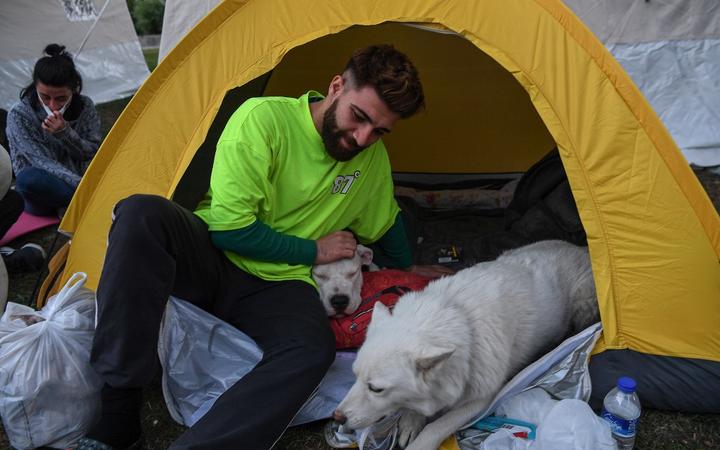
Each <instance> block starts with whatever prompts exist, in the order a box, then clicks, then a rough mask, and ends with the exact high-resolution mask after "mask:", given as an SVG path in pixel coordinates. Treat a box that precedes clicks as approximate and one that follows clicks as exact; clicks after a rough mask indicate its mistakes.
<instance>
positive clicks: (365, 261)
mask: <svg viewBox="0 0 720 450" xmlns="http://www.w3.org/2000/svg"><path fill="white" fill-rule="evenodd" d="M356 251H357V254H358V256H360V264H362V265H363V266H369V265H370V263H371V262H372V259H373V251H372V249H369V248H367V247H365V246H364V245H360V244H358V246H357V250H356Z"/></svg>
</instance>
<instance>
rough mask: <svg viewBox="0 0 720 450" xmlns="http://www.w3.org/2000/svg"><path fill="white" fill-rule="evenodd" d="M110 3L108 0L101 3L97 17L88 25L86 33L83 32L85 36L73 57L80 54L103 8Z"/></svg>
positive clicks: (103, 10)
mask: <svg viewBox="0 0 720 450" xmlns="http://www.w3.org/2000/svg"><path fill="white" fill-rule="evenodd" d="M109 4H110V0H105V4H104V5H103V7H102V9H101V10H100V13H99V14H98V16H97V18H95V22H93V24H92V25H90V28H89V29H88V30H87V33H85V37H83V40H82V42H81V43H80V47H78V49H77V51H76V52H75V58H77V57H78V56H79V55H80V52H82V51H83V48H85V43H87V40H88V38H89V37H90V34H91V33H92V32H93V30H94V29H95V26H96V25H97V23H98V22H99V21H100V18H101V17H102V15H103V13H104V12H105V9H106V8H107V6H108V5H109Z"/></svg>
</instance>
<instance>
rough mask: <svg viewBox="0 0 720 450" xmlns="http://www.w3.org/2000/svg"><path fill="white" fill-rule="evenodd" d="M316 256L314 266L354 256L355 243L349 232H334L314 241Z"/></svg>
mask: <svg viewBox="0 0 720 450" xmlns="http://www.w3.org/2000/svg"><path fill="white" fill-rule="evenodd" d="M315 244H316V245H317V256H316V257H315V264H327V263H331V262H333V261H337V260H338V259H343V258H352V257H353V256H355V249H356V248H357V242H355V237H354V236H353V234H352V233H350V232H349V231H335V232H333V233H330V234H328V235H326V236H323V237H321V238H320V239H318V240H317V241H315Z"/></svg>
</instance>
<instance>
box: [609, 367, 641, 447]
mask: <svg viewBox="0 0 720 450" xmlns="http://www.w3.org/2000/svg"><path fill="white" fill-rule="evenodd" d="M636 387H637V383H635V380H633V379H632V378H630V377H620V378H619V379H618V381H617V386H616V387H614V388H613V389H611V390H610V392H608V393H607V395H606V396H605V400H603V409H602V413H601V417H602V418H603V419H605V421H607V423H608V424H609V425H610V428H611V429H612V434H613V438H615V441H617V444H618V449H619V450H632V448H633V445H635V433H636V431H637V424H638V421H639V420H640V411H641V408H640V399H639V398H638V396H637V394H636V393H635V388H636Z"/></svg>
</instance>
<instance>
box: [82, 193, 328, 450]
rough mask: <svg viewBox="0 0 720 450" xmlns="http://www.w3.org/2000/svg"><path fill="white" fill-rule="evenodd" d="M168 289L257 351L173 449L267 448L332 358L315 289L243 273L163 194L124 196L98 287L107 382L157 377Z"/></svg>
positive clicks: (99, 362)
mask: <svg viewBox="0 0 720 450" xmlns="http://www.w3.org/2000/svg"><path fill="white" fill-rule="evenodd" d="M170 295H174V296H175V297H178V298H181V299H183V300H187V301H189V302H191V303H193V304H195V305H196V306H199V307H201V308H203V309H205V310H206V311H209V312H210V313H212V314H213V315H215V316H217V317H219V318H220V319H222V320H224V321H226V322H228V323H230V324H231V325H233V326H235V327H237V328H238V329H240V330H242V331H243V332H244V333H246V334H247V335H248V336H250V337H251V338H253V339H254V340H255V342H257V344H258V345H259V346H260V348H262V350H263V352H264V353H263V359H262V361H260V363H259V364H258V365H257V367H255V369H253V370H252V371H251V372H250V373H248V374H247V375H246V376H245V377H243V378H242V379H241V380H240V381H238V382H237V383H236V384H235V385H234V386H232V387H231V388H230V389H229V390H228V391H227V392H225V393H224V394H223V395H222V396H220V398H219V399H218V400H217V402H216V403H215V404H214V406H213V407H212V409H210V411H209V412H208V413H207V414H206V415H205V416H204V417H203V418H202V419H201V420H200V421H198V422H197V423H196V424H195V425H194V426H193V427H192V428H190V429H189V430H188V431H187V432H185V433H184V434H183V435H182V436H181V437H180V438H179V439H178V440H177V441H176V442H175V443H174V444H173V446H172V448H173V449H191V448H192V449H201V448H207V449H219V448H234V449H269V448H270V447H272V445H273V444H274V443H275V441H276V440H277V439H278V438H279V437H280V435H281V434H282V433H283V431H284V430H285V428H286V427H287V425H288V424H289V423H290V421H291V420H292V418H293V416H294V415H295V413H296V412H297V411H298V410H299V409H300V408H301V407H302V405H303V403H304V402H305V400H306V399H307V398H308V397H309V396H310V394H311V393H312V391H313V390H314V389H315V388H316V387H317V385H318V384H319V383H320V381H321V380H322V377H323V376H324V374H325V372H326V370H327V368H328V367H329V366H330V364H331V363H332V361H333V358H334V355H335V348H334V339H333V335H332V332H331V331H330V327H329V326H328V320H327V317H326V315H325V311H324V309H323V308H322V305H321V303H320V300H319V298H318V294H317V291H316V290H315V288H314V287H313V286H311V285H310V284H308V283H305V282H301V281H274V282H270V281H265V280H262V279H259V278H257V277H254V276H252V275H249V274H247V273H246V272H244V271H242V270H240V269H239V268H237V267H236V266H235V265H234V264H232V263H231V262H230V261H229V260H228V259H227V258H226V257H225V255H224V254H223V253H222V252H221V251H219V250H218V249H217V248H216V247H214V246H213V245H212V243H211V241H210V236H209V233H208V230H207V226H206V225H205V223H204V222H203V221H202V220H200V219H199V218H198V217H196V216H195V215H193V214H192V213H191V212H189V211H187V210H185V209H183V208H182V207H180V206H178V205H176V204H175V203H172V202H170V201H168V200H166V199H164V198H162V197H157V196H149V195H134V196H131V197H129V198H127V199H125V200H123V201H121V202H120V203H118V205H117V206H116V208H115V220H114V222H113V225H112V228H111V229H110V236H109V245H108V251H107V254H106V257H105V265H104V267H103V271H102V275H101V278H100V284H99V287H98V292H97V299H98V325H97V329H96V332H95V339H94V341H93V348H92V354H91V363H92V365H93V367H94V368H95V370H96V371H97V372H98V373H99V374H100V375H101V376H102V377H103V379H104V380H105V382H106V383H107V384H108V385H110V386H112V387H114V388H137V387H144V386H147V385H148V383H149V382H150V381H151V380H152V379H153V377H154V376H155V375H156V373H157V370H158V368H159V364H158V357H157V342H158V333H159V325H160V321H161V318H162V314H163V311H164V309H165V304H166V302H167V300H168V297H169V296H170Z"/></svg>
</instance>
